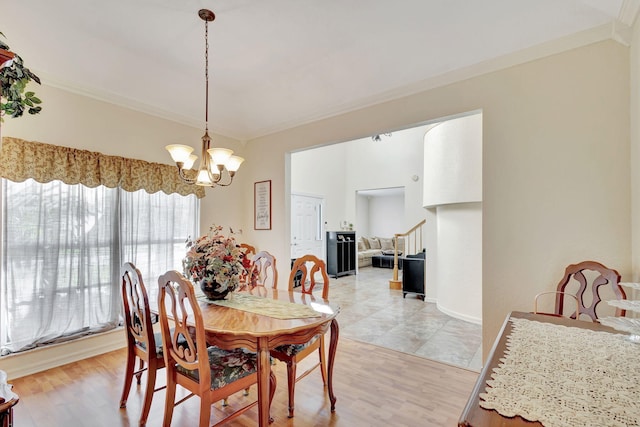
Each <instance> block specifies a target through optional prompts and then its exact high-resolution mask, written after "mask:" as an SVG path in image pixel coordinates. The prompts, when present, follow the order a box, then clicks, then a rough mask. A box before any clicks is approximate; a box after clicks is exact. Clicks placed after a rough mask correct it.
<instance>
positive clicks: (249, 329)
mask: <svg viewBox="0 0 640 427" xmlns="http://www.w3.org/2000/svg"><path fill="white" fill-rule="evenodd" d="M238 294H240V295H241V294H248V295H253V296H260V297H262V298H268V299H272V300H277V301H286V302H290V303H293V304H302V305H305V306H307V307H310V308H311V309H313V311H315V313H316V315H315V317H302V318H287V319H282V318H277V317H270V316H268V315H264V314H257V313H253V312H249V311H244V310H242V309H240V308H236V307H226V306H221V305H218V304H216V303H215V302H211V301H207V300H206V299H204V298H199V300H198V303H199V306H200V310H201V311H202V316H203V319H204V324H205V332H206V335H207V342H208V343H209V344H210V345H216V346H218V347H221V348H225V349H233V348H238V347H243V348H246V349H249V350H251V351H255V352H256V353H257V354H258V413H259V425H260V426H261V427H266V426H268V425H269V373H270V369H271V365H270V355H269V350H270V349H272V348H274V347H276V346H279V345H282V344H304V343H306V342H307V341H309V340H310V339H311V338H313V337H314V336H316V335H318V334H324V333H326V332H328V331H331V337H330V341H329V354H328V366H327V374H328V378H327V382H328V384H327V386H328V392H329V399H330V401H331V411H332V412H333V411H335V403H336V396H335V394H334V392H333V364H334V360H335V354H336V348H337V345H338V337H339V326H338V321H337V320H336V316H337V315H338V313H339V312H340V308H339V307H338V306H336V305H334V304H331V303H330V302H329V301H328V300H324V299H323V298H321V297H319V296H316V295H312V294H303V293H301V292H296V291H288V290H277V289H271V288H266V287H264V286H256V287H254V288H253V289H250V290H244V291H242V292H238Z"/></svg>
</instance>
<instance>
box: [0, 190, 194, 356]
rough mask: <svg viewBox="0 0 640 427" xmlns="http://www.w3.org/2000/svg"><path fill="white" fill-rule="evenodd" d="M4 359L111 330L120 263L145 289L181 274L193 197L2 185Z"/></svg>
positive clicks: (0, 329) (116, 314) (0, 323)
mask: <svg viewBox="0 0 640 427" xmlns="http://www.w3.org/2000/svg"><path fill="white" fill-rule="evenodd" d="M2 201H3V228H2V237H3V238H2V280H1V282H0V349H1V352H2V354H8V353H11V352H16V351H21V350H26V349H29V348H33V347H36V346H39V345H44V344H48V343H53V342H60V341H64V340H68V339H72V338H75V337H78V336H82V335H86V334H90V333H95V332H100V331H104V330H108V329H112V328H115V327H116V326H117V325H118V324H119V322H120V311H121V301H120V293H119V271H120V266H121V265H122V263H123V262H124V261H131V262H134V263H135V264H136V265H137V266H138V268H140V270H141V271H142V272H143V274H144V275H145V278H146V283H147V287H148V288H150V289H155V288H156V287H157V285H156V283H155V281H156V280H157V277H158V276H159V275H160V274H162V273H164V272H165V271H166V270H169V269H178V270H181V265H180V260H181V258H182V256H183V255H184V252H185V251H184V241H185V240H186V238H187V237H188V236H190V235H191V236H194V235H195V234H196V233H197V224H198V220H197V212H198V201H197V198H196V196H194V195H190V196H180V195H176V194H173V195H167V194H165V193H163V192H157V193H154V194H148V193H146V192H145V191H144V190H139V191H136V192H134V193H127V192H125V191H124V190H122V189H120V188H107V187H104V186H98V187H96V188H89V187H85V186H83V185H81V184H77V185H67V184H64V183H62V182H60V181H53V182H49V183H45V184H42V183H38V182H35V181H34V180H32V179H28V180H26V181H24V182H20V183H16V182H13V181H9V180H6V179H3V180H2Z"/></svg>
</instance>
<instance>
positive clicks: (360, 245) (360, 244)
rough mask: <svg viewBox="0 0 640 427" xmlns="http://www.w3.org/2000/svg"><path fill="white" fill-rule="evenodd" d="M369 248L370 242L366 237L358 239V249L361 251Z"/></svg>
mask: <svg viewBox="0 0 640 427" xmlns="http://www.w3.org/2000/svg"><path fill="white" fill-rule="evenodd" d="M367 249H369V242H368V241H367V238H366V237H360V238H359V239H358V250H359V251H366V250H367Z"/></svg>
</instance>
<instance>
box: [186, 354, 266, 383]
mask: <svg viewBox="0 0 640 427" xmlns="http://www.w3.org/2000/svg"><path fill="white" fill-rule="evenodd" d="M207 351H208V353H209V366H210V367H211V388H212V389H214V390H215V389H218V388H221V387H224V386H225V385H227V384H229V383H232V382H234V381H237V380H239V379H240V378H244V377H246V376H247V375H251V374H252V373H254V372H256V370H257V369H258V359H257V355H256V354H255V353H251V352H250V351H247V350H245V349H243V348H236V349H234V350H223V349H221V348H219V347H215V346H212V347H209V348H208V349H207ZM177 370H178V371H179V372H181V373H183V374H184V375H187V376H189V377H191V378H193V379H194V380H196V381H197V380H198V379H199V375H198V370H197V369H196V370H193V371H192V370H188V369H185V368H183V367H182V366H178V367H177Z"/></svg>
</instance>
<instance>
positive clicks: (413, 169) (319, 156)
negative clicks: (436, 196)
mask: <svg viewBox="0 0 640 427" xmlns="http://www.w3.org/2000/svg"><path fill="white" fill-rule="evenodd" d="M428 128H429V126H425V125H421V126H416V127H413V128H410V129H405V130H401V131H397V132H393V134H392V136H391V137H386V136H383V137H382V140H381V141H377V142H374V141H372V139H371V138H370V137H365V138H358V139H356V140H353V141H349V142H345V143H341V144H332V145H327V146H323V147H314V148H313V149H311V150H305V151H300V152H296V153H293V154H292V155H291V159H292V160H291V191H293V192H302V193H305V192H306V193H312V194H321V195H324V196H325V197H326V198H327V203H326V206H325V209H326V211H325V212H326V214H327V215H326V219H327V227H328V229H330V230H339V229H340V223H341V222H342V221H347V222H350V223H353V224H354V228H355V230H356V232H357V233H358V234H359V235H371V234H370V233H371V232H373V230H371V227H373V224H372V223H371V222H369V224H368V226H365V228H366V229H367V230H366V232H365V231H364V230H363V227H361V224H359V223H358V220H359V216H358V215H359V212H358V211H357V209H356V192H357V191H358V190H370V189H379V188H391V187H404V188H405V198H404V202H403V203H404V204H403V207H402V209H400V212H401V214H400V216H399V217H397V218H396V217H394V218H393V219H392V223H393V227H395V228H394V229H395V231H394V233H397V232H403V231H406V230H408V229H409V228H411V227H412V226H414V225H415V224H417V223H418V222H420V221H421V220H422V219H423V218H424V211H423V209H422V204H421V198H422V181H421V180H420V177H421V176H422V169H423V162H424V160H423V156H422V152H423V148H422V139H423V137H424V134H425V132H426V130H427V129H428ZM313 170H323V171H326V172H325V173H323V174H321V175H318V174H314V173H311V172H310V171H313ZM413 175H417V176H418V177H419V178H418V179H419V181H418V182H415V181H413V180H412V179H411V176H413ZM340 198H341V200H339V199H340ZM369 221H371V219H370V218H369ZM361 230H363V231H361ZM367 233H369V234H367Z"/></svg>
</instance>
